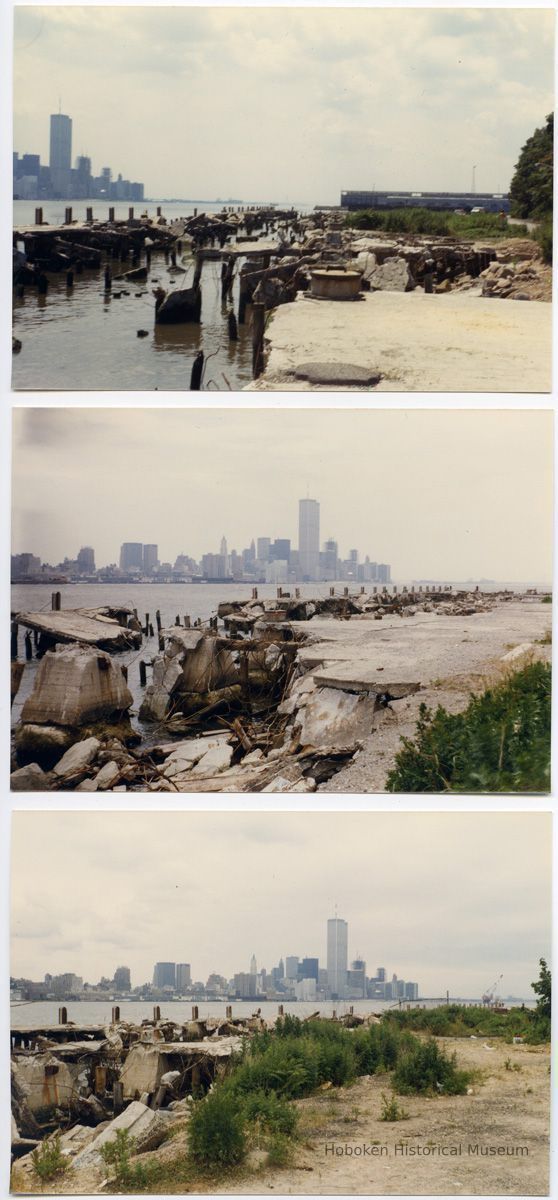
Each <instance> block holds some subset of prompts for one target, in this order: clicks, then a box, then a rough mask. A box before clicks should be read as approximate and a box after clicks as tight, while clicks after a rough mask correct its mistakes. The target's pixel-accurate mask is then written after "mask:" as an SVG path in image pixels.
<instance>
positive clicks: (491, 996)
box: [482, 975, 504, 1008]
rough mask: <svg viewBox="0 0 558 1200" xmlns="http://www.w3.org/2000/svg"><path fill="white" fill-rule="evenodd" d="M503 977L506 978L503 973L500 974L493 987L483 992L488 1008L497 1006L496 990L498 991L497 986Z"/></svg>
mask: <svg viewBox="0 0 558 1200" xmlns="http://www.w3.org/2000/svg"><path fill="white" fill-rule="evenodd" d="M503 978H504V976H503V975H499V976H498V978H497V979H495V980H494V983H493V984H492V987H491V988H488V990H487V991H486V992H484V993H483V996H482V1002H483V1004H484V1005H485V1007H486V1008H495V1007H496V1006H497V1004H498V1001H497V999H496V997H495V992H496V988H497V987H498V984H499V983H500V980H501V979H503Z"/></svg>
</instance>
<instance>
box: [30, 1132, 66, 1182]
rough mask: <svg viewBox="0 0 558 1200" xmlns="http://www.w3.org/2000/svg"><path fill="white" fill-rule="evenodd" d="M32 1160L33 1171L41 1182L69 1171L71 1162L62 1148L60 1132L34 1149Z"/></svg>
mask: <svg viewBox="0 0 558 1200" xmlns="http://www.w3.org/2000/svg"><path fill="white" fill-rule="evenodd" d="M31 1162H32V1165H33V1172H34V1174H35V1175H36V1176H37V1179H40V1181H41V1183H48V1182H49V1181H50V1180H51V1179H55V1178H56V1176H57V1175H61V1174H62V1173H63V1172H64V1171H67V1169H68V1167H69V1165H70V1164H69V1162H68V1159H67V1158H66V1157H65V1156H64V1155H63V1153H62V1150H61V1148H60V1134H59V1133H55V1134H54V1137H51V1138H47V1139H46V1140H45V1141H44V1142H42V1143H41V1145H40V1147H38V1148H37V1149H36V1150H34V1151H33V1153H32V1155H31Z"/></svg>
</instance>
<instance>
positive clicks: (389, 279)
mask: <svg viewBox="0 0 558 1200" xmlns="http://www.w3.org/2000/svg"><path fill="white" fill-rule="evenodd" d="M368 282H369V283H370V288H371V289H372V290H373V291H377V292H412V290H413V288H414V286H415V281H414V279H413V276H412V274H411V270H410V267H409V264H408V263H406V262H405V259H404V258H386V260H385V262H383V263H382V264H381V266H377V267H376V270H375V271H372V273H371V274H370V275H369V277H368Z"/></svg>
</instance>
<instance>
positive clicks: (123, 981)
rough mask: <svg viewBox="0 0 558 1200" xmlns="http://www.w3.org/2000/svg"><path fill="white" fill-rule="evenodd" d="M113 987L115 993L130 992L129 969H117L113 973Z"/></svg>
mask: <svg viewBox="0 0 558 1200" xmlns="http://www.w3.org/2000/svg"><path fill="white" fill-rule="evenodd" d="M114 986H115V989H116V991H117V992H130V991H131V989H132V981H131V978H130V968H129V967H117V968H116V971H115V972H114Z"/></svg>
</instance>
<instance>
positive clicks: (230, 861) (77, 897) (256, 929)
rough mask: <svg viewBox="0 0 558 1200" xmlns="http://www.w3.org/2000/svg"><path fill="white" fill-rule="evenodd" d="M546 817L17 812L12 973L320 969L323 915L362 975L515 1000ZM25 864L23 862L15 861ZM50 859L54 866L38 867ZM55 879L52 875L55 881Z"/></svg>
mask: <svg viewBox="0 0 558 1200" xmlns="http://www.w3.org/2000/svg"><path fill="white" fill-rule="evenodd" d="M550 822H551V818H550V816H549V815H548V814H545V813H530V814H525V813H485V812H475V813H427V812H421V813H417V814H415V813H408V812H407V813H386V812H380V813H379V812H376V813H355V812H345V813H324V812H322V813H319V812H312V813H304V812H301V813H286V812H283V813H257V812H244V813H227V812H205V813H199V812H189V813H185V812H176V811H174V812H169V813H160V812H151V813H147V812H134V813H122V812H112V813H108V812H105V813H94V812H79V813H76V812H63V813H62V812H30V813H29V812H28V813H24V812H17V813H15V814H14V817H13V842H12V939H13V940H12V964H11V972H12V974H13V975H15V976H16V977H21V976H23V977H25V978H32V979H35V980H41V979H42V978H43V976H44V974H45V972H47V971H48V972H50V973H51V974H58V973H61V972H65V971H73V972H75V974H77V975H81V976H82V977H83V978H84V979H85V980H86V981H87V982H90V983H91V982H98V980H99V979H100V978H101V976H102V975H105V976H108V977H110V978H112V975H113V973H114V969H115V967H116V966H118V965H126V966H129V967H130V969H131V973H132V985H133V986H136V985H138V984H141V983H144V982H146V981H147V980H151V977H152V972H153V964H154V963H155V962H157V961H170V962H173V961H174V962H189V963H191V967H192V978H193V979H194V980H196V981H197V980H201V981H205V980H206V978H207V977H208V975H209V973H210V972H212V971H216V972H218V973H219V974H223V975H225V976H226V977H227V978H229V977H232V975H233V974H234V973H235V972H236V971H247V970H249V965H250V959H251V956H252V954H255V956H256V960H257V963H258V968H259V969H261V967H266V969H267V970H270V969H271V967H272V966H275V965H276V964H277V963H278V961H279V958H280V957H281V956H282V957H283V958H285V956H286V955H288V954H295V955H298V956H299V957H306V956H308V957H315V956H317V957H318V958H319V959H320V964H321V965H322V966H325V965H326V922H327V919H328V918H329V917H332V916H334V915H335V906H336V905H337V907H338V915H339V917H342V918H343V919H344V920H346V921H347V922H348V926H349V931H348V932H349V937H348V949H349V960H350V961H352V959H353V958H356V957H357V956H359V957H362V958H364V959H365V961H366V963H367V969H368V974H374V973H375V969H376V967H377V966H384V967H385V968H386V970H387V972H388V977H391V974H392V973H393V972H395V973H396V974H397V975H399V977H400V978H405V979H412V980H416V981H418V983H419V985H420V990H421V993H422V995H424V996H428V995H430V996H439V995H443V994H445V991H446V989H449V990H450V992H451V993H452V994H453V995H454V996H455V995H461V996H463V997H466V996H472V997H474V996H478V995H480V994H481V993H482V992H483V991H485V990H486V989H487V988H488V987H490V985H491V984H492V983H493V982H494V980H495V979H496V978H497V976H499V975H500V974H503V977H504V978H503V980H502V983H501V994H503V995H509V994H512V995H518V996H524V997H526V998H527V997H529V996H530V997H531V998H533V995H532V993H531V991H530V983H531V981H532V980H533V979H536V978H537V976H538V960H539V958H540V957H549V956H550V917H551V895H550V857H551V836H550ZM30 862H31V863H33V871H32V872H30V871H29V870H28V865H29V863H30ZM56 864H58V869H57V868H56ZM61 880H63V885H61Z"/></svg>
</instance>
